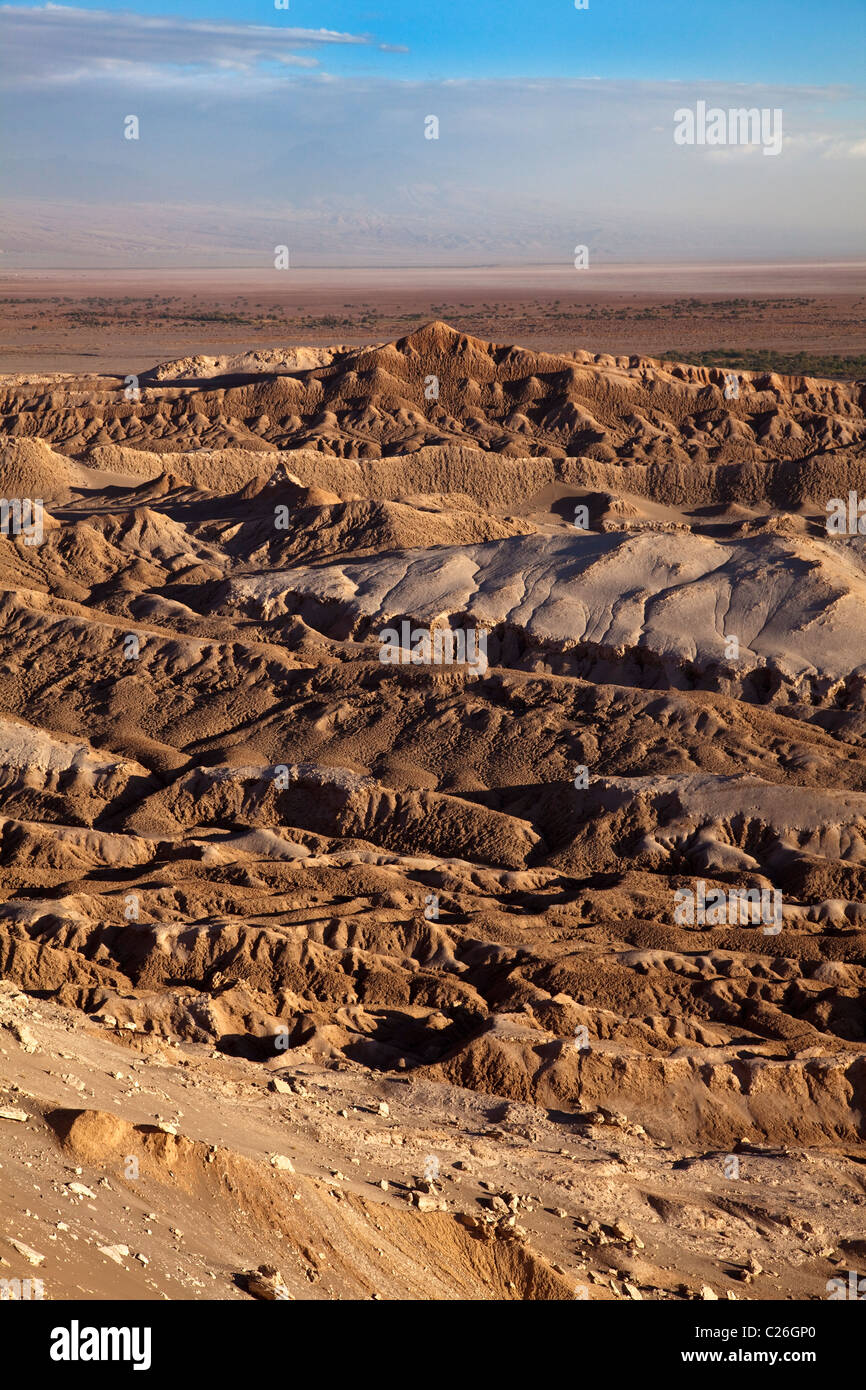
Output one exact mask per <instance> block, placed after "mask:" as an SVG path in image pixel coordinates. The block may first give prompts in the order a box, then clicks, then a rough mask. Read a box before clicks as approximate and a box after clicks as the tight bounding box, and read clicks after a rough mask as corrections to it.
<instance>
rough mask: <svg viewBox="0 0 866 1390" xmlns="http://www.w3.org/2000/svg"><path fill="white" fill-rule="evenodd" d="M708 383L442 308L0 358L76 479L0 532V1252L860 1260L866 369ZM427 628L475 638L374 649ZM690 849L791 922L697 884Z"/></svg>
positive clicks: (158, 1284)
mask: <svg viewBox="0 0 866 1390" xmlns="http://www.w3.org/2000/svg"><path fill="white" fill-rule="evenodd" d="M725 387H726V382H725V378H724V376H723V374H722V373H721V372H718V371H715V370H713V369H708V368H697V367H690V366H688V365H682V364H677V363H674V362H659V361H653V360H650V359H646V358H636V357H633V358H616V357H610V356H601V355H593V354H591V353H588V352H574V353H572V354H544V353H539V352H528V351H524V350H521V349H520V348H517V347H500V346H495V345H493V344H490V343H486V342H481V341H479V340H476V339H472V338H467V337H465V336H462V335H460V334H458V333H456V332H455V331H453V330H452V329H450V328H449V327H448V326H447V325H445V324H442V323H436V324H431V325H430V326H429V327H428V328H426V329H424V330H423V331H421V332H418V333H416V334H413V335H412V336H410V337H408V338H405V339H402V340H400V341H398V342H396V343H388V344H380V345H378V346H374V347H369V348H364V349H360V350H359V349H340V348H333V349H321V348H317V349H304V348H296V349H286V350H283V351H273V352H263V351H258V352H256V353H250V354H248V355H247V356H244V355H241V356H236V357H233V358H231V359H205V358H191V359H186V360H183V361H177V362H170V363H163V364H161V365H159V366H158V367H155V368H154V369H153V370H152V371H150V372H148V373H145V374H143V375H142V377H141V378H140V380H139V381H138V382H135V381H132V382H130V381H129V380H127V379H125V378H124V377H120V376H118V377H105V376H102V377H93V376H91V377H80V376H70V375H63V374H55V375H42V376H33V375H30V376H23V375H19V376H8V377H5V378H2V379H0V431H2V435H3V440H2V445H3V448H2V465H0V476H2V494H3V496H4V497H5V498H6V499H16V498H17V499H26V498H35V499H41V500H42V501H43V503H44V508H45V512H44V516H43V518H42V536H41V540H40V542H39V543H37V544H31V543H30V541H31V540H33V539H34V536H33V535H32V534H31V535H30V536H28V535H23V534H18V535H17V536H16V535H15V534H12V531H13V529H14V528H12V527H11V525H10V527H9V528H7V529H8V530H9V532H10V533H9V534H7V535H4V536H2V537H0V611H2V629H0V631H2V636H0V785H2V819H0V863H2V899H3V901H2V904H0V975H2V983H0V1058H2V1069H0V1070H2V1090H0V1162H2V1170H0V1179H2V1183H0V1213H2V1224H0V1276H2V1277H5V1278H7V1279H14V1278H26V1277H38V1278H41V1279H42V1280H43V1283H44V1290H45V1296H46V1297H49V1298H57V1299H69V1298H80V1297H86V1298H105V1297H121V1298H125V1299H137V1298H181V1299H200V1298H205V1299H249V1298H251V1297H260V1298H262V1297H263V1298H295V1299H306V1298H310V1299H363V1298H376V1299H398V1298H404V1299H405V1298H409V1299H461V1298H462V1299H466V1298H468V1299H574V1298H575V1297H577V1298H582V1297H587V1298H589V1299H603V1300H613V1299H623V1300H627V1299H634V1300H637V1299H644V1300H653V1299H688V1298H695V1299H712V1298H718V1299H726V1298H728V1299H734V1298H736V1299H741V1300H749V1299H797V1300H801V1299H802V1300H808V1299H820V1298H826V1296H827V1282H828V1280H829V1279H832V1278H834V1277H838V1276H840V1275H841V1276H842V1277H843V1278H845V1277H847V1271H848V1270H849V1269H857V1268H858V1265H859V1267H860V1268H862V1266H863V1262H864V1259H866V1168H864V1150H863V1137H864V1119H863V1108H864V1096H866V1019H864V1010H863V997H864V983H866V907H864V905H863V896H864V894H863V888H864V883H866V760H864V738H866V679H864V677H866V564H864V551H863V544H864V542H863V539H862V538H861V537H860V536H859V535H858V534H854V535H835V534H828V530H827V525H826V519H827V511H826V508H827V503H828V501H829V500H830V499H833V498H841V499H847V498H848V494H849V492H851V491H855V492H858V493H859V495H866V418H864V408H866V391H864V387H863V384H862V383H849V384H845V383H840V382H830V381H821V380H814V379H808V378H792V377H779V376H774V375H763V376H759V375H749V374H747V373H746V374H744V373H741V374H740V377H739V381H738V383H737V393H736V394H732V393H731V391H730V389H729V390H728V391H727V393H726V390H725ZM581 507H583V508H585V512H583V513H580V512H576V508H581ZM576 516H577V517H578V518H579V519H582V520H583V521H584V522H585V525H584V526H583V527H582V528H578V527H576V526H575V524H574V522H575V517H576ZM404 623H408V624H409V629H410V631H411V630H415V631H417V630H424V631H430V630H431V629H436V628H445V627H451V628H452V629H454V630H457V631H465V630H472V631H474V632H476V633H482V634H483V636H484V640H485V642H486V647H487V658H488V660H487V664H486V667H485V666H479V665H472V664H468V663H465V662H464V663H460V662H456V663H447V662H446V663H442V664H436V663H432V662H431V663H424V662H400V663H397V664H392V663H386V662H383V661H382V660H381V659H380V657H381V654H382V648H381V640H380V634H381V633H382V631H383V630H384V629H386V628H390V627H393V628H395V629H396V630H398V631H402V625H403V624H404ZM732 639H736V640H735V641H733V640H732ZM580 768H585V769H586V774H585V776H582V775H581V773H580V772H579V769H580ZM584 783H585V785H584ZM699 881H700V882H703V883H704V884H706V891H707V892H708V893H710V892H712V890H713V889H721V890H722V891H723V892H725V893H728V892H729V891H730V890H732V889H736V890H740V889H743V890H754V889H761V890H764V891H765V892H767V893H770V892H775V893H777V894H778V900H779V901H780V902H781V904H782V906H781V917H780V920H779V924H778V926H779V929H778V930H776V929H775V928H774V929H773V930H772V931H769V932H768V931H765V930H764V927H763V926H762V925H761V924H760V923H752V922H748V923H738V922H733V923H731V924H730V925H709V924H707V923H706V922H701V921H695V922H691V923H689V922H683V921H678V920H677V918H676V916H675V903H676V902H677V901H678V900H677V898H676V893H677V890H684V889H689V890H692V891H696V884H697V883H698V882H699ZM262 1268H263V1269H264V1272H262Z"/></svg>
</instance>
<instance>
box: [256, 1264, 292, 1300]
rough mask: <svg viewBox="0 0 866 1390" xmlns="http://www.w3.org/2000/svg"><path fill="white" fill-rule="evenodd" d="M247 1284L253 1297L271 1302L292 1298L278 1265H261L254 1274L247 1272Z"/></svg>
mask: <svg viewBox="0 0 866 1390" xmlns="http://www.w3.org/2000/svg"><path fill="white" fill-rule="evenodd" d="M246 1285H247V1293H249V1294H252V1296H253V1298H263V1299H265V1300H266V1301H267V1302H269V1303H275V1302H285V1301H288V1300H290V1299H292V1295H291V1294H290V1293H289V1290H288V1288H287V1287H286V1282H285V1280H284V1279H283V1276H282V1274H280V1271H279V1270H278V1269H277V1267H276V1265H259V1267H258V1269H257V1270H254V1271H253V1273H252V1274H247V1276H246ZM292 1301H294V1300H292Z"/></svg>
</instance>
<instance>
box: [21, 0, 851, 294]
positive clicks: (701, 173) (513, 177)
mask: <svg viewBox="0 0 866 1390" xmlns="http://www.w3.org/2000/svg"><path fill="white" fill-rule="evenodd" d="M864 40H866V0H856V3H855V0H823V3H821V4H814V3H813V4H805V3H802V0H786V3H784V4H783V3H781V0H718V3H716V0H712V2H711V0H682V2H681V3H677V4H675V3H673V0H641V3H638V0H590V7H589V9H588V10H580V11H578V10H575V8H574V4H573V0H399V3H397V2H396V0H291V9H290V10H288V11H285V10H277V9H276V8H275V7H274V4H273V0H244V3H240V2H239V0H196V3H191V0H126V3H123V4H121V3H118V0H98V3H96V2H95V0H94V3H86V4H82V3H79V4H78V5H58V4H49V5H46V4H42V5H32V4H26V3H18V4H2V3H0V129H2V130H3V136H4V138H3V141H2V142H0V188H2V191H3V200H2V208H0V255H2V257H3V260H2V264H3V265H4V266H7V267H11V266H14V265H47V266H53V267H60V266H63V265H74V264H85V263H87V264H90V263H97V264H106V265H130V266H142V267H144V266H150V265H155V264H169V263H170V264H188V265H206V264H219V265H251V266H252V265H255V266H262V265H267V264H268V263H269V262H272V260H273V247H274V245H275V244H286V245H289V246H290V251H291V255H292V257H293V262H292V263H293V264H296V265H299V266H300V265H314V264H320V265H322V264H333V265H383V264H384V265H434V264H455V265H457V264H459V265H476V264H515V263H528V262H535V263H538V262H545V263H565V264H568V263H570V262H571V261H572V258H573V254H574V247H575V246H576V245H578V244H580V245H587V246H588V247H589V248H590V263H591V264H594V263H597V262H599V261H601V262H603V261H607V262H610V261H627V260H631V261H648V260H649V261H651V260H666V261H671V260H693V261H700V260H704V261H706V260H710V259H716V258H719V259H723V260H727V261H731V260H756V259H757V260H780V259H782V260H784V259H835V260H840V259H852V258H859V257H860V256H862V251H863V246H864V243H866V207H864V191H866V179H864V175H866V84H864V81H863V64H864V54H866V42H864ZM698 102H705V103H707V104H708V105H709V106H717V107H719V108H721V109H723V110H724V109H726V108H733V107H738V108H742V107H749V108H756V109H760V110H766V111H768V112H772V111H774V110H776V109H778V110H780V111H781V112H782V126H783V129H784V140H783V142H782V144H781V147H780V151H779V152H778V158H776V157H773V158H765V157H763V152H762V150H761V148H760V146H759V145H758V144H756V143H753V144H742V145H737V144H732V145H726V146H725V147H724V148H709V147H708V146H706V145H704V144H701V146H700V147H697V146H695V147H691V146H690V147H683V146H681V145H678V144H677V143H676V142H675V140H674V129H675V123H676V122H675V113H676V112H677V110H678V109H680V108H682V107H695V105H696V103H698ZM129 114H134V115H135V116H136V117H137V118H138V120H139V124H140V138H139V139H137V140H134V141H131V140H127V139H125V138H124V133H123V132H124V120H125V117H126V116H127V115H129ZM429 115H435V116H436V117H437V119H438V120H439V123H440V128H439V132H438V133H439V138H438V139H436V140H429V139H427V138H425V120H426V117H427V116H429Z"/></svg>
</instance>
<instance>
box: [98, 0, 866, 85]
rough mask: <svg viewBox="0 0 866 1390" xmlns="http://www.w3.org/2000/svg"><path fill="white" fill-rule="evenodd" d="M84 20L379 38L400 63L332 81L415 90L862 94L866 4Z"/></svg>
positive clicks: (326, 0)
mask: <svg viewBox="0 0 866 1390" xmlns="http://www.w3.org/2000/svg"><path fill="white" fill-rule="evenodd" d="M81 8H86V9H101V10H115V11H125V10H126V11H128V10H134V11H135V12H136V13H138V14H143V15H165V14H173V15H184V16H186V17H188V18H190V19H199V20H200V19H203V18H209V19H224V20H230V21H233V22H236V23H244V24H266V25H276V26H279V25H282V24H287V25H292V26H299V27H303V28H309V29H331V30H339V31H343V32H348V33H352V34H365V33H367V34H371V35H372V36H374V37H375V38H376V39H378V40H379V41H380V42H382V43H387V44H393V45H403V46H405V47H406V48H408V50H409V51H408V53H406V54H401V55H399V57H397V56H396V55H393V54H389V55H385V54H380V53H378V52H376V51H372V52H370V51H362V52H351V51H344V52H342V53H341V54H339V55H338V57H337V58H336V59H335V60H334V61H333V62H332V63H331V65H330V67H331V70H333V71H334V72H344V73H358V72H362V71H364V72H370V73H373V72H375V73H379V74H382V75H388V76H399V77H412V78H434V79H435V78H448V77H464V78H466V77H606V78H631V79H634V78H642V79H649V80H665V79H679V80H683V79H691V78H706V79H714V80H719V81H734V82H763V83H775V84H786V83H796V84H798V85H799V84H808V85H815V84H821V85H823V84H832V83H857V84H859V83H861V82H862V81H863V76H864V62H866V57H864V55H866V4H864V0H821V2H820V3H816V2H815V0H590V3H589V9H588V10H585V11H580V12H576V11H575V9H574V5H573V3H572V0H379V3H373V4H370V3H364V0H360V3H356V2H355V0H291V7H290V9H289V10H288V11H285V10H279V11H278V10H275V9H274V6H273V3H268V0H133V2H132V3H126V2H125V0H104V3H100V4H85V5H82V6H81Z"/></svg>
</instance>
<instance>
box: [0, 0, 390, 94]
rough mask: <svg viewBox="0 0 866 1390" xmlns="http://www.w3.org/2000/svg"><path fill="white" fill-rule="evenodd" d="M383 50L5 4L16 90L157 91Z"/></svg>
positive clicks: (203, 24)
mask: <svg viewBox="0 0 866 1390" xmlns="http://www.w3.org/2000/svg"><path fill="white" fill-rule="evenodd" d="M339 45H353V46H368V47H369V46H375V47H376V48H378V49H381V50H386V51H398V50H396V49H395V50H391V49H388V47H387V45H384V44H377V43H376V40H375V39H374V38H372V37H371V36H370V35H369V34H344V33H339V32H337V31H335V30H332V29H299V28H290V27H288V26H282V25H264V24H231V23H220V22H218V21H215V20H195V19H183V18H181V17H180V16H165V17H162V16H155V15H141V14H134V13H132V12H124V13H120V14H118V13H117V12H115V11H109V10H82V9H77V8H74V7H72V6H67V5H51V4H48V5H41V6H39V7H37V8H32V9H31V8H29V7H25V6H23V5H0V51H2V63H3V68H4V82H5V84H6V85H7V86H8V85H10V84H11V85H13V86H16V87H21V86H34V85H39V84H51V85H58V84H63V83H68V84H72V85H74V84H80V83H84V82H92V81H95V80H99V79H102V80H104V81H107V82H111V81H115V82H121V81H122V82H123V83H125V84H127V85H128V84H129V83H130V82H135V81H137V80H139V81H141V82H142V84H143V85H146V86H148V87H152V86H153V85H154V84H155V83H157V82H158V81H159V80H160V78H161V77H162V78H163V79H164V80H165V81H166V83H167V84H171V85H175V84H176V83H177V81H178V77H179V76H183V77H185V78H186V79H187V80H188V81H190V83H191V84H193V83H194V79H195V78H196V77H200V76H201V75H202V74H206V73H212V74H222V75H225V74H227V73H228V74H232V73H233V74H239V75H250V74H255V73H257V72H262V71H263V70H269V69H271V68H272V67H273V66H275V65H276V66H277V67H279V66H283V67H296V68H297V67H316V66H317V65H318V63H319V59H318V58H316V57H314V56H313V55H312V54H311V53H310V52H309V50H311V49H316V48H319V49H323V50H327V49H329V48H331V49H333V48H334V47H335V46H339Z"/></svg>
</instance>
